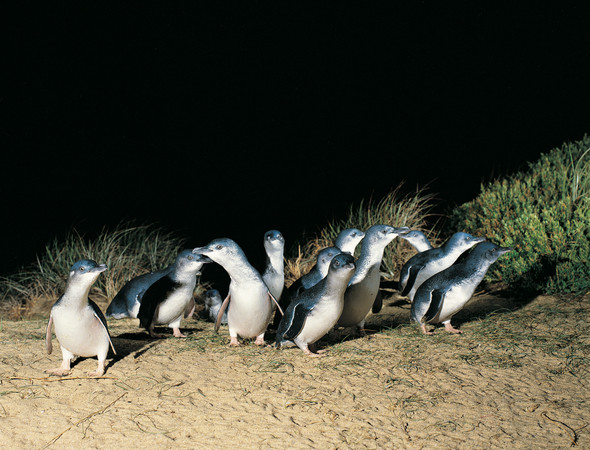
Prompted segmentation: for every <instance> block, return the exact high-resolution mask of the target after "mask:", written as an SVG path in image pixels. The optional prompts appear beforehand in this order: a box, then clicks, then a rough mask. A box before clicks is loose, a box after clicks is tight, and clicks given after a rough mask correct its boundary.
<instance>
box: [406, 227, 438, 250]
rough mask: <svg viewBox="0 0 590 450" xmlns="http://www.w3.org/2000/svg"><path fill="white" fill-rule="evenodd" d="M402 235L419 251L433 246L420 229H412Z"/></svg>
mask: <svg viewBox="0 0 590 450" xmlns="http://www.w3.org/2000/svg"><path fill="white" fill-rule="evenodd" d="M400 237H401V238H402V239H405V240H406V241H408V242H409V243H410V245H411V246H412V247H414V248H415V249H416V250H417V251H418V252H425V251H426V250H430V249H431V248H432V244H431V243H430V241H429V240H428V238H427V237H426V235H425V234H424V233H422V232H421V231H419V230H410V231H408V232H407V233H406V234H402V235H400Z"/></svg>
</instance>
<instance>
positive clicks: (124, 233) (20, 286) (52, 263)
mask: <svg viewBox="0 0 590 450" xmlns="http://www.w3.org/2000/svg"><path fill="white" fill-rule="evenodd" d="M183 248H184V247H183V241H182V240H181V239H180V238H178V237H176V236H174V235H173V234H172V233H169V232H165V231H163V230H162V229H160V228H157V227H155V226H153V225H133V224H129V223H123V224H120V225H119V226H117V227H116V228H115V229H114V230H108V229H104V230H102V231H101V232H100V233H99V234H98V235H97V236H96V237H93V238H92V239H89V238H87V237H85V236H83V235H81V234H79V233H78V232H77V231H76V230H72V231H71V232H70V233H69V234H68V235H67V236H66V237H65V238H64V239H58V238H54V239H53V240H52V241H50V242H49V243H48V244H47V245H46V246H45V249H44V252H43V253H42V254H40V255H38V256H37V262H36V263H34V264H31V265H29V266H26V267H23V268H22V269H21V270H19V271H17V272H15V273H14V274H12V275H10V276H7V277H1V278H0V299H1V300H0V301H1V305H2V308H0V310H3V311H4V312H5V313H6V312H7V311H9V312H10V313H9V314H8V315H10V316H12V317H13V318H18V315H19V314H17V313H15V312H14V311H15V310H17V311H21V312H22V314H24V315H26V314H25V313H26V310H27V307H28V306H30V305H28V304H29V303H30V302H34V301H36V300H37V299H39V298H45V299H52V300H53V301H55V300H57V298H58V297H59V295H61V293H63V290H64V288H65V282H66V280H67V276H68V273H69V271H70V268H71V266H72V264H74V263H75V262H76V261H78V260H80V259H93V260H95V261H96V262H98V263H99V264H100V263H105V264H106V265H107V266H108V271H107V272H105V273H104V274H103V275H101V276H100V277H99V278H98V280H97V281H96V283H95V284H94V286H93V289H92V292H93V294H94V295H98V296H101V297H103V298H105V299H108V300H110V299H112V298H113V297H114V296H115V294H116V293H117V292H118V291H119V289H121V287H123V285H124V284H125V283H126V282H127V281H129V280H130V279H131V278H134V277H135V276H137V275H141V274H143V273H146V272H151V271H154V270H158V269H161V268H162V267H165V266H167V265H168V264H170V263H171V262H172V261H174V259H175V258H176V255H177V254H178V252H179V251H180V250H182V249H183ZM15 308H16V309H15ZM0 312H2V311H0ZM15 316H16V317H15Z"/></svg>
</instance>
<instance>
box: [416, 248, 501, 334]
mask: <svg viewBox="0 0 590 450" xmlns="http://www.w3.org/2000/svg"><path fill="white" fill-rule="evenodd" d="M511 250H512V249H511V248H507V247H500V246H499V245H496V244H493V243H491V242H482V243H480V244H477V245H476V246H475V247H474V249H473V250H472V251H471V252H470V253H469V254H468V255H467V256H466V257H465V259H463V260H462V261H460V262H458V263H456V264H455V265H453V266H451V267H449V268H447V269H445V270H443V271H441V272H438V273H437V274H435V275H433V276H432V277H430V278H429V279H428V280H426V281H425V282H424V283H422V284H421V285H420V287H419V288H418V289H417V290H416V294H415V295H414V301H413V303H412V309H411V315H412V319H413V320H414V321H416V322H418V323H419V324H420V327H421V329H422V332H423V333H424V334H434V333H433V332H429V331H427V330H426V324H427V323H443V324H444V325H445V330H447V331H448V332H449V333H461V331H460V330H457V329H456V328H454V327H453V326H452V325H451V318H452V317H453V316H454V315H455V314H456V313H457V312H459V311H461V309H463V307H464V306H465V304H466V303H467V301H468V300H469V299H470V298H471V296H472V295H473V293H474V292H475V288H476V287H477V286H478V285H479V283H481V280H483V277H484V276H485V274H486V272H487V271H488V269H489V268H490V266H491V265H492V264H493V263H494V262H495V261H496V260H497V259H498V258H499V257H500V256H502V255H503V254H504V253H507V252H509V251H511Z"/></svg>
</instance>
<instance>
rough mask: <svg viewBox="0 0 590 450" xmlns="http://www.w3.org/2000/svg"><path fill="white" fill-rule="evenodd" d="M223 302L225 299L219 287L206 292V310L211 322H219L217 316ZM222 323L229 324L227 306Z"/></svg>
mask: <svg viewBox="0 0 590 450" xmlns="http://www.w3.org/2000/svg"><path fill="white" fill-rule="evenodd" d="M222 304H223V299H222V298H221V294H220V293H219V291H218V290H217V289H209V290H208V291H207V292H205V311H206V312H207V316H208V317H209V320H211V322H213V323H215V322H217V316H218V315H219V310H220V309H221V305H222ZM228 307H229V306H228ZM220 323H222V324H224V325H225V324H227V308H226V310H225V311H224V312H223V315H222V317H221V322H220Z"/></svg>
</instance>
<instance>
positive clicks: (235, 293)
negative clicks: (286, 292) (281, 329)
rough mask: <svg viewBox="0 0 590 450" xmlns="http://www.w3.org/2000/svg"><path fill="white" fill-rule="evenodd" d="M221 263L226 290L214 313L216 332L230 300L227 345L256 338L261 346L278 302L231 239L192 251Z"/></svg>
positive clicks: (237, 344) (211, 243) (219, 240)
mask: <svg viewBox="0 0 590 450" xmlns="http://www.w3.org/2000/svg"><path fill="white" fill-rule="evenodd" d="M193 252H194V253H196V254H198V255H205V256H207V257H209V258H211V259H212V260H213V261H215V262H216V263H217V264H219V265H221V266H222V267H223V268H224V269H225V271H226V272H227V273H228V274H229V277H230V283H229V293H228V295H227V297H226V298H225V300H224V301H223V304H222V305H221V308H220V310H219V313H218V316H217V322H216V324H215V331H217V330H218V329H219V325H220V322H221V318H222V317H223V313H224V311H225V309H226V308H227V306H228V304H229V303H230V301H231V307H230V308H229V311H228V313H227V325H228V329H229V335H230V344H229V345H230V346H239V345H240V342H239V340H238V337H241V338H244V339H251V338H256V341H255V344H256V345H264V343H265V342H264V333H265V332H266V327H267V326H268V323H269V322H270V320H271V318H272V313H273V311H274V306H273V302H274V304H275V305H276V306H277V307H278V309H279V311H280V313H281V314H283V311H282V308H281V307H280V306H279V305H278V303H277V301H276V299H275V298H274V296H273V295H272V294H271V293H270V291H269V289H268V286H267V285H266V283H265V282H264V280H263V279H262V276H261V275H260V273H259V272H258V271H257V270H256V269H255V268H254V267H252V265H251V264H250V263H249V262H248V259H247V258H246V255H245V254H244V251H243V250H242V249H241V248H240V246H239V245H238V244H237V243H236V242H234V241H233V240H231V239H228V238H219V239H214V240H212V241H211V242H209V244H207V245H205V246H204V247H198V248H195V249H194V250H193Z"/></svg>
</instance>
